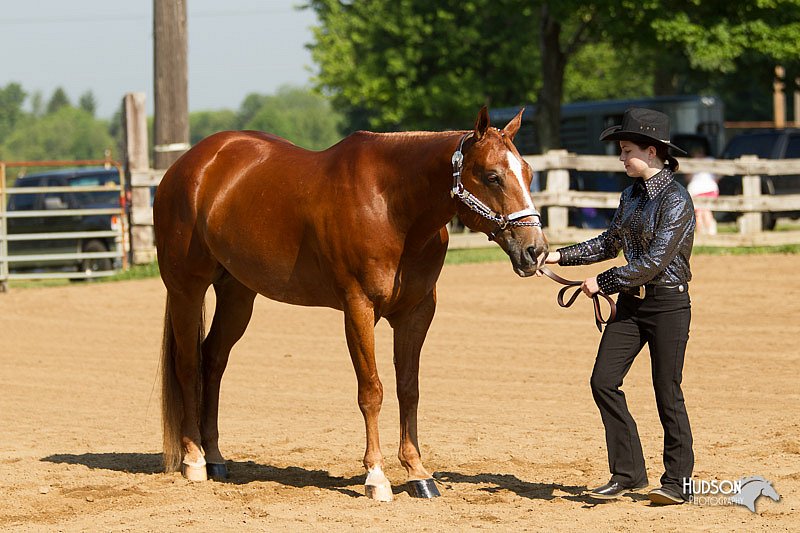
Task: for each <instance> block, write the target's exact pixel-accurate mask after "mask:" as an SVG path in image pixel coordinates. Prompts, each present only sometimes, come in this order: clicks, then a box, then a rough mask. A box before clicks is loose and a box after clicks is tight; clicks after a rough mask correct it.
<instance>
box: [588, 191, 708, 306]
mask: <svg viewBox="0 0 800 533" xmlns="http://www.w3.org/2000/svg"><path fill="white" fill-rule="evenodd" d="M659 215H660V216H659V224H658V226H657V227H656V229H655V237H654V238H653V240H652V241H651V242H650V246H649V248H648V249H647V250H646V251H645V253H643V254H642V255H641V256H640V257H637V258H636V259H633V260H631V261H630V262H629V263H628V264H627V265H624V266H620V267H613V268H610V269H608V270H606V271H605V272H601V273H600V274H599V275H598V276H597V284H598V285H599V286H600V290H601V291H603V292H604V293H606V294H614V293H615V292H619V291H620V290H622V289H624V288H634V287H639V286H641V285H645V284H647V283H648V282H650V281H652V280H653V278H655V277H656V276H657V275H658V274H660V273H661V272H663V271H664V270H665V269H666V268H667V266H668V265H669V264H670V263H671V262H672V260H673V259H675V256H676V255H677V254H678V251H679V249H680V247H681V243H683V242H684V241H685V240H686V239H694V227H695V218H694V206H693V205H692V199H691V198H690V197H689V195H688V194H681V193H674V194H670V195H669V196H667V197H666V198H664V201H663V202H662V203H661V206H660V214H659Z"/></svg>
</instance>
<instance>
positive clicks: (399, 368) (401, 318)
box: [387, 289, 439, 498]
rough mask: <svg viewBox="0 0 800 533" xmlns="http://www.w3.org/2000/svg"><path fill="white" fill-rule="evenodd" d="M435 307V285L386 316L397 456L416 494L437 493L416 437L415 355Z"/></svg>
mask: <svg viewBox="0 0 800 533" xmlns="http://www.w3.org/2000/svg"><path fill="white" fill-rule="evenodd" d="M435 310H436V292H435V289H434V290H433V291H431V292H430V293H428V294H427V295H426V296H425V298H424V299H423V300H422V301H421V302H420V303H419V304H417V306H416V307H414V308H413V309H411V310H409V311H406V312H404V313H400V314H397V315H393V316H391V317H387V318H388V320H389V323H390V324H391V325H392V328H393V329H394V365H395V376H396V378H397V399H398V403H399V405H400V451H399V452H398V458H399V459H400V463H401V464H402V465H403V466H404V467H405V469H406V471H407V472H408V484H409V492H410V493H411V495H412V496H415V497H418V498H433V497H436V496H439V491H438V489H437V488H436V485H435V483H434V481H433V477H432V476H431V475H430V474H429V473H428V471H427V470H425V467H423V466H422V457H421V454H420V451H419V442H418V440H417V405H418V404H419V356H420V352H421V351H422V344H423V343H424V342H425V336H426V335H427V334H428V328H429V327H430V325H431V321H432V320H433V314H434V312H435Z"/></svg>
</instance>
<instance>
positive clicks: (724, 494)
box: [683, 476, 781, 513]
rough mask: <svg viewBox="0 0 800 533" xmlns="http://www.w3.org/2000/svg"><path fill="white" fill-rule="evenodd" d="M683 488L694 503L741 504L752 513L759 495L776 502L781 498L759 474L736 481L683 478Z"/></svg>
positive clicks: (754, 510)
mask: <svg viewBox="0 0 800 533" xmlns="http://www.w3.org/2000/svg"><path fill="white" fill-rule="evenodd" d="M683 490H684V492H688V493H689V494H691V496H690V497H689V501H690V502H691V503H693V504H695V505H742V506H744V507H747V508H748V509H750V511H751V512H753V513H755V512H756V501H757V500H758V498H760V497H761V496H766V497H768V498H771V499H773V500H775V501H776V502H777V501H780V499H781V496H780V494H778V491H776V490H775V488H774V487H773V486H772V483H771V482H769V481H767V480H766V479H764V478H763V477H761V476H750V477H743V478H742V479H739V480H738V481H731V480H728V479H723V480H716V479H712V480H705V479H685V480H684V481H683Z"/></svg>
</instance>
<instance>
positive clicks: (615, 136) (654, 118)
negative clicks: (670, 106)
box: [600, 107, 687, 155]
mask: <svg viewBox="0 0 800 533" xmlns="http://www.w3.org/2000/svg"><path fill="white" fill-rule="evenodd" d="M600 140H601V141H633V142H636V143H648V144H650V145H652V146H659V145H661V146H668V147H670V148H672V149H673V150H675V151H677V152H679V153H681V154H682V155H687V154H686V150H684V149H682V148H679V147H677V146H675V145H674V144H672V143H671V142H669V117H668V116H667V115H665V114H664V113H661V112H659V111H655V110H653V109H644V108H641V107H631V108H629V109H627V110H626V111H625V114H624V115H622V125H621V126H611V127H610V128H608V129H606V130H605V131H603V133H601V134H600Z"/></svg>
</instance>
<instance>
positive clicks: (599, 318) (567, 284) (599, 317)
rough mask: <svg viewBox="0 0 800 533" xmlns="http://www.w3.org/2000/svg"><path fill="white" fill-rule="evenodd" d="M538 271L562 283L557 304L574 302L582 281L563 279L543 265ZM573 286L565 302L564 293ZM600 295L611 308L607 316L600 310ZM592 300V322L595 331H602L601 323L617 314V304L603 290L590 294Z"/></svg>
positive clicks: (569, 304) (579, 291) (564, 304)
mask: <svg viewBox="0 0 800 533" xmlns="http://www.w3.org/2000/svg"><path fill="white" fill-rule="evenodd" d="M539 271H540V272H541V273H542V274H544V275H545V276H547V277H548V278H550V279H552V280H553V281H555V282H557V283H560V284H562V285H564V287H562V288H561V290H559V291H558V305H560V306H561V307H570V306H571V305H572V304H574V303H575V300H576V299H577V298H578V296H579V295H580V294H581V293H582V292H583V291H582V290H581V285H583V281H572V280H568V279H564V278H562V277H561V276H559V275H558V274H556V273H555V272H553V271H552V270H550V269H549V268H547V267H545V266H543V267H541V268H540V269H539ZM573 287H576V289H575V292H573V293H572V296H570V297H569V299H568V300H567V301H566V302H565V301H564V295H565V294H566V293H567V291H568V290H570V289H571V288H573ZM601 296H602V297H603V298H605V299H606V301H607V302H608V305H609V307H610V309H611V312H610V313H609V314H608V318H603V313H602V310H601V309H600V297H601ZM592 302H593V303H594V323H595V325H596V326H597V331H600V332H601V333H602V331H603V324H608V323H609V322H611V321H613V320H614V318H615V317H616V316H617V305H616V304H615V303H614V300H613V299H612V298H611V296H609V295H607V294H605V293H603V292H596V293H595V294H594V295H592Z"/></svg>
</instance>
